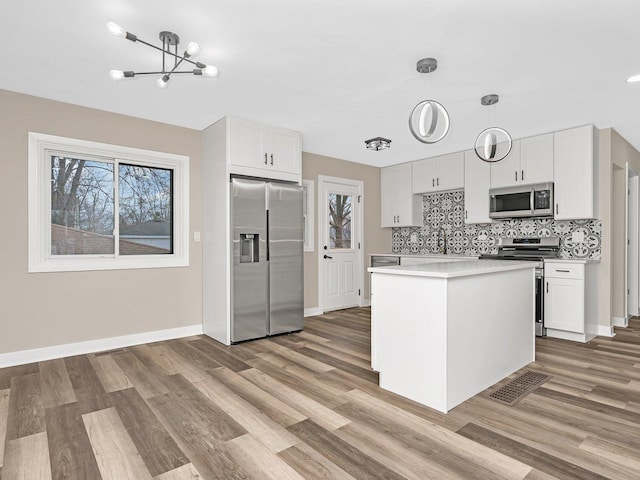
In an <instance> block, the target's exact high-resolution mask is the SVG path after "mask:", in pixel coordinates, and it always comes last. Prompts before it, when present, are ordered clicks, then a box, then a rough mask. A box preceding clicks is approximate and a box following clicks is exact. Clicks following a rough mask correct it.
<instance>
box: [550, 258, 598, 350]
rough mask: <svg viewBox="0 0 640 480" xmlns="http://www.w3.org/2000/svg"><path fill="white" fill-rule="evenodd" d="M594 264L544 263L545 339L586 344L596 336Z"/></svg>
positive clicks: (595, 279)
mask: <svg viewBox="0 0 640 480" xmlns="http://www.w3.org/2000/svg"><path fill="white" fill-rule="evenodd" d="M596 265H597V264H595V263H584V262H579V263H578V262H576V263H570V262H545V265H544V281H545V285H544V289H545V291H544V325H545V327H546V329H547V336H549V337H555V338H563V339H565V340H574V341H577V342H587V341H589V340H590V339H591V338H593V337H594V336H596V335H597V334H598V322H597V315H598V312H597V310H598V308H597V307H598V305H597V297H598V296H597V281H598V280H597V278H598V275H597V270H596Z"/></svg>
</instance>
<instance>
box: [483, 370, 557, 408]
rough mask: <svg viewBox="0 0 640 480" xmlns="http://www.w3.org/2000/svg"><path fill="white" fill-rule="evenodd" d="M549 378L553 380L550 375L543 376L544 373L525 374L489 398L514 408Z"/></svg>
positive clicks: (491, 394)
mask: <svg viewBox="0 0 640 480" xmlns="http://www.w3.org/2000/svg"><path fill="white" fill-rule="evenodd" d="M549 378H551V377H550V376H549V375H543V374H542V373H537V372H525V373H523V374H522V375H519V376H517V377H516V378H514V379H513V380H511V381H510V382H509V383H507V384H506V385H504V386H502V387H500V388H499V389H498V390H496V391H495V392H493V393H490V394H489V398H492V399H494V400H496V401H498V402H500V403H504V404H506V405H510V406H513V405H515V404H516V403H518V402H519V401H520V400H522V399H523V398H524V397H526V396H527V395H528V394H530V393H531V392H533V391H534V390H535V389H536V388H538V387H539V386H540V385H542V384H543V383H544V382H546V381H547V380H549Z"/></svg>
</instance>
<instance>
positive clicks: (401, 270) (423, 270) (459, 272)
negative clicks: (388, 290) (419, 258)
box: [368, 260, 535, 278]
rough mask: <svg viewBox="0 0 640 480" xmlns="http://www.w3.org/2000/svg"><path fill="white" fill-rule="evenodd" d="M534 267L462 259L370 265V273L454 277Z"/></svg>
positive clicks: (496, 261) (494, 261)
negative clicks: (415, 263) (410, 263)
mask: <svg viewBox="0 0 640 480" xmlns="http://www.w3.org/2000/svg"><path fill="white" fill-rule="evenodd" d="M525 268H531V269H533V268H535V262H526V261H524V262H523V261H517V260H512V261H509V262H505V261H503V260H464V261H457V262H439V263H426V264H420V265H406V266H396V265H393V266H389V267H372V268H369V269H368V271H369V272H370V273H384V274H387V275H409V276H414V277H432V278H455V277H466V276H470V275H483V274H485V273H494V272H506V271H509V270H520V269H525Z"/></svg>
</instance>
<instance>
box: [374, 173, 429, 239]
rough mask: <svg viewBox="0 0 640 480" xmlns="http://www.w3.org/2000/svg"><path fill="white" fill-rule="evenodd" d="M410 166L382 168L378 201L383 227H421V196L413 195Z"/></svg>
mask: <svg viewBox="0 0 640 480" xmlns="http://www.w3.org/2000/svg"><path fill="white" fill-rule="evenodd" d="M410 185H411V164H410V163H402V164H400V165H393V166H391V167H384V168H383V169H382V170H381V173H380V187H381V188H380V201H381V211H382V226H383V227H411V226H416V227H417V226H421V225H422V196H421V195H413V194H412V193H411V190H410V188H409V186H410Z"/></svg>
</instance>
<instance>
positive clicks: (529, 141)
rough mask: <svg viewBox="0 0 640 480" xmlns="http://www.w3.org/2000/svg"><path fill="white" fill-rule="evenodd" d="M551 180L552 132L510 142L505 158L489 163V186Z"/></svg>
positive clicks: (505, 185) (510, 185) (508, 185)
mask: <svg viewBox="0 0 640 480" xmlns="http://www.w3.org/2000/svg"><path fill="white" fill-rule="evenodd" d="M545 182H553V133H548V134H546V135H538V136H536V137H529V138H523V139H521V140H514V141H513V148H512V149H511V152H510V153H509V155H507V158H505V159H504V160H501V161H499V162H496V163H492V164H491V188H497V187H512V186H514V185H530V184H533V183H545Z"/></svg>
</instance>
